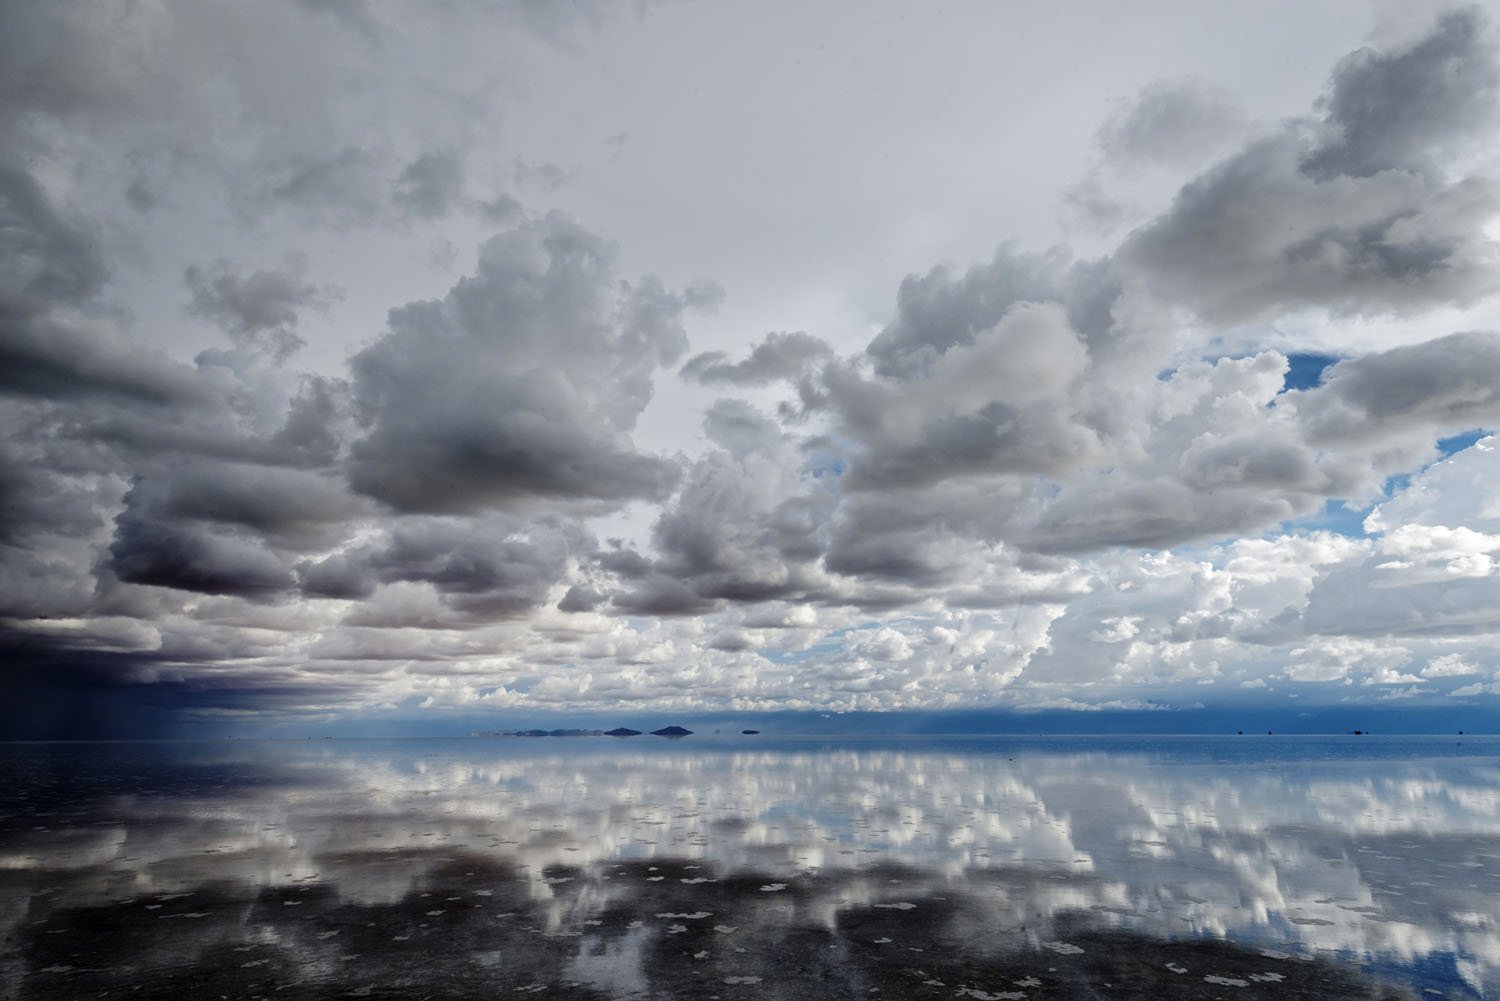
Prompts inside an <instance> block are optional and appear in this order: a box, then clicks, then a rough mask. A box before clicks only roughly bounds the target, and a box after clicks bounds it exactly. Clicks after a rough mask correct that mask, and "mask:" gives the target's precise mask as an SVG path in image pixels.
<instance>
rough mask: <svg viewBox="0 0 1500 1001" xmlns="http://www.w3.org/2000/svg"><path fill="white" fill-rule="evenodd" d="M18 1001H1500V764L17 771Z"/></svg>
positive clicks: (1256, 752)
mask: <svg viewBox="0 0 1500 1001" xmlns="http://www.w3.org/2000/svg"><path fill="white" fill-rule="evenodd" d="M0 933H3V936H4V938H3V944H0V997H18V998H54V997H55V998H92V997H114V998H121V997H126V998H153V997H172V998H208V999H216V998H221V997H223V998H253V997H263V998H344V997H372V998H413V999H417V998H425V997H431V998H450V997H464V998H467V997H474V998H480V997H483V998H527V997H531V996H533V995H534V996H537V997H540V998H557V997H565V998H626V997H631V998H634V997H639V998H657V997H670V998H703V999H713V998H720V999H726V1001H727V999H732V998H795V999H799V1001H801V999H807V1001H811V999H817V998H864V999H870V998H876V999H880V998H885V999H896V998H972V999H977V1001H996V999H1002V998H1003V999H1015V1001H1018V999H1022V998H1026V999H1043V998H1156V997H1172V998H1246V999H1248V998H1255V997H1277V998H1356V997H1357V998H1424V999H1425V998H1433V997H1439V996H1442V997H1487V996H1496V995H1500V739H1497V738H1473V737H1465V738H1401V739H1396V738H1376V737H1335V738H1272V737H1236V738H1211V739H1209V738H1149V739H1148V738H1139V737H1137V738H1031V739H1018V738H975V739H953V740H941V741H934V740H930V739H927V740H908V741H879V742H877V741H859V742H842V743H837V744H833V743H827V742H821V741H800V742H799V741H795V740H779V741H778V740H772V739H769V738H765V737H758V738H744V739H739V738H736V739H735V740H734V741H729V740H722V741H721V740H717V739H715V738H713V737H711V736H710V737H692V738H689V739H687V740H682V741H666V740H660V739H657V738H652V737H649V736H648V737H637V738H633V739H630V740H624V741H621V740H611V739H609V738H578V739H558V738H545V739H535V740H526V739H516V738H510V739H503V738H493V739H465V740H448V741H403V742H389V743H386V742H360V741H317V742H306V743H237V742H229V743H221V744H24V745H4V746H0Z"/></svg>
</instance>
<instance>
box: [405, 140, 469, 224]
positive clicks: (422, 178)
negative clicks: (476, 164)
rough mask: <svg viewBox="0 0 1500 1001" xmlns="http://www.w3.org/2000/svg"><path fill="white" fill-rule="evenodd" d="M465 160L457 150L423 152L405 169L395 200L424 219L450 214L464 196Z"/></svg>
mask: <svg viewBox="0 0 1500 1001" xmlns="http://www.w3.org/2000/svg"><path fill="white" fill-rule="evenodd" d="M463 193H464V168H463V161H462V160H460V159H459V156H458V154H457V153H456V152H455V151H453V150H442V151H439V152H432V153H423V154H422V155H421V156H419V157H417V158H416V159H415V160H413V161H411V162H410V163H408V164H407V165H406V166H405V167H402V168H401V173H400V174H398V175H397V177H396V183H395V188H394V190H393V192H392V194H391V200H392V201H394V202H395V203H396V205H398V206H399V207H401V208H403V209H405V210H406V211H408V212H410V213H412V214H413V215H416V216H420V217H421V218H424V219H437V218H440V217H442V216H445V215H447V214H448V212H449V211H451V210H452V209H453V208H454V207H455V206H456V205H457V204H458V202H459V200H460V199H461V198H462V197H463Z"/></svg>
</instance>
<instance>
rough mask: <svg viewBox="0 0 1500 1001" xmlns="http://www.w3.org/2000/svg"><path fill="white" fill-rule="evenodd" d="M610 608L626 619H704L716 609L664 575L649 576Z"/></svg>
mask: <svg viewBox="0 0 1500 1001" xmlns="http://www.w3.org/2000/svg"><path fill="white" fill-rule="evenodd" d="M611 606H612V607H614V608H616V609H618V610H620V611H621V612H624V613H625V614H627V615H660V616H685V615H706V614H708V613H709V612H712V611H714V610H716V609H717V608H718V607H719V602H718V601H717V600H715V599H713V598H707V597H704V596H703V595H701V594H699V593H698V591H697V590H696V589H695V588H693V587H692V585H691V584H688V583H686V582H684V581H681V580H678V579H677V578H675V577H670V576H668V575H666V574H652V575H650V576H648V577H647V578H645V579H644V580H641V581H639V582H637V583H635V584H634V585H633V586H632V587H630V588H629V589H627V590H624V591H621V592H619V593H618V594H616V595H615V596H614V599H613V600H612V601H611Z"/></svg>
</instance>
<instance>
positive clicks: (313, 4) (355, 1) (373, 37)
mask: <svg viewBox="0 0 1500 1001" xmlns="http://www.w3.org/2000/svg"><path fill="white" fill-rule="evenodd" d="M297 2H298V3H299V4H300V5H301V6H303V7H304V8H306V9H307V10H309V11H312V12H314V13H317V14H326V15H328V16H329V17H332V18H334V19H336V20H337V21H339V22H340V23H341V24H343V25H344V26H345V27H347V28H349V29H350V30H351V31H353V32H355V33H356V34H358V35H360V36H361V37H363V38H364V39H366V40H367V41H369V42H374V43H378V42H379V41H380V36H381V27H380V22H379V21H378V20H377V19H376V17H375V15H374V13H373V12H372V11H371V10H370V5H369V3H367V2H366V0H297Z"/></svg>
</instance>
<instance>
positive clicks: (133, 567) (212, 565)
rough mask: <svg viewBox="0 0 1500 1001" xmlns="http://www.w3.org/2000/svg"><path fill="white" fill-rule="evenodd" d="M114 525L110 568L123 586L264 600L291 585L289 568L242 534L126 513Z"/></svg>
mask: <svg viewBox="0 0 1500 1001" xmlns="http://www.w3.org/2000/svg"><path fill="white" fill-rule="evenodd" d="M115 524H116V533H115V539H114V541H113V542H112V543H111V544H110V547H109V568H110V570H111V571H112V572H113V573H114V574H115V576H116V577H118V578H119V580H121V581H123V582H124V583H127V584H147V585H151V586H153V587H166V588H174V589H176V590H179V591H195V592H198V593H200V594H231V595H238V596H241V597H246V598H257V597H259V598H265V597H272V596H275V595H277V594H279V593H281V592H284V591H286V590H287V589H288V588H290V587H291V585H292V583H293V577H292V573H291V569H290V566H289V565H288V564H287V563H286V562H284V561H283V560H281V559H280V558H278V557H277V556H276V555H275V554H273V553H272V552H270V551H269V550H268V549H266V548H265V547H264V546H263V545H262V544H261V543H260V542H259V541H258V540H256V539H255V538H253V537H252V536H250V535H248V534H245V533H240V532H231V531H226V530H224V529H223V528H217V529H210V528H207V527H204V526H201V525H193V524H170V523H166V522H162V521H159V520H156V519H154V518H152V517H150V516H149V515H143V514H140V513H137V512H135V511H133V510H131V509H129V508H127V509H126V511H125V512H123V513H122V514H121V515H120V516H119V517H117V518H116V519H115Z"/></svg>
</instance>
